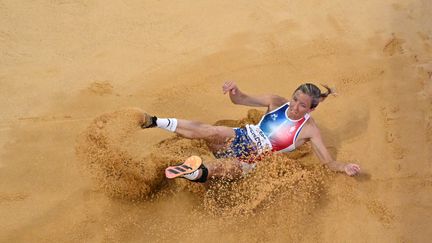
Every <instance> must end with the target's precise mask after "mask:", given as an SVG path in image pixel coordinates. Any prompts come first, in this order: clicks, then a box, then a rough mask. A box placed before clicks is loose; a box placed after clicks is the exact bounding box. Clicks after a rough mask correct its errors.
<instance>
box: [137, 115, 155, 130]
mask: <svg viewBox="0 0 432 243" xmlns="http://www.w3.org/2000/svg"><path fill="white" fill-rule="evenodd" d="M156 120H157V117H156V116H150V115H149V114H147V113H144V119H143V123H142V124H141V128H142V129H145V128H151V127H155V126H157V124H156Z"/></svg>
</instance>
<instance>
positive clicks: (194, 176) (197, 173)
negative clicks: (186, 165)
mask: <svg viewBox="0 0 432 243" xmlns="http://www.w3.org/2000/svg"><path fill="white" fill-rule="evenodd" d="M199 176H200V170H199V169H198V170H196V171H194V172H192V173H189V174H185V175H183V177H184V178H186V179H188V180H191V181H193V180H196V179H198V177H199Z"/></svg>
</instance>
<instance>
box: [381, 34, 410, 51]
mask: <svg viewBox="0 0 432 243" xmlns="http://www.w3.org/2000/svg"><path fill="white" fill-rule="evenodd" d="M404 43H405V40H403V39H400V38H397V37H396V36H395V35H393V37H392V38H391V39H390V40H389V41H387V43H386V44H385V46H384V49H383V52H384V54H385V55H387V56H393V55H395V54H404V52H405V49H404V48H403V44H404Z"/></svg>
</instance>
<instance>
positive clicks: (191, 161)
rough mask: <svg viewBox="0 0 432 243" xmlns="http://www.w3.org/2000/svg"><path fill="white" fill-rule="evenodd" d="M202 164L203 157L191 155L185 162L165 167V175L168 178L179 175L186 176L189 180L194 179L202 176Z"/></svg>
mask: <svg viewBox="0 0 432 243" xmlns="http://www.w3.org/2000/svg"><path fill="white" fill-rule="evenodd" d="M201 165H202V159H201V158H200V157H198V156H191V157H189V158H187V159H186V161H185V162H184V163H183V164H179V165H174V166H170V167H168V168H166V169H165V176H166V177H167V178H168V179H173V178H177V177H184V178H186V179H189V180H193V179H196V178H199V177H200V173H201V171H200V170H199V169H200V166H201Z"/></svg>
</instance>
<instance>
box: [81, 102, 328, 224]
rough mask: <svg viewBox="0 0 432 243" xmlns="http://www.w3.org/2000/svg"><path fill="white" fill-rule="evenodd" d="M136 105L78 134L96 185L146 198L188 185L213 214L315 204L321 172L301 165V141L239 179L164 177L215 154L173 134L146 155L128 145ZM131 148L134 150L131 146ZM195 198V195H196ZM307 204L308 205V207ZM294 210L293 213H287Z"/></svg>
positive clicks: (254, 118) (305, 149)
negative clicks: (171, 168) (172, 167)
mask: <svg viewBox="0 0 432 243" xmlns="http://www.w3.org/2000/svg"><path fill="white" fill-rule="evenodd" d="M142 112H143V111H141V110H139V109H125V110H120V111H116V112H113V113H109V114H103V115H101V116H99V117H97V118H96V119H94V120H93V121H92V122H91V124H90V125H89V126H88V127H87V128H86V129H85V130H84V131H83V132H82V133H81V134H80V136H79V137H78V139H77V145H76V153H77V155H78V158H79V160H80V161H81V164H82V167H83V168H84V169H85V171H87V172H89V173H90V174H91V175H92V177H93V178H94V179H95V181H96V183H97V185H98V186H99V187H100V188H101V189H103V190H104V191H105V192H106V193H107V194H108V195H110V196H112V197H119V198H123V199H128V200H136V199H149V198H150V196H151V198H153V197H154V196H155V195H156V196H158V195H161V194H163V195H167V192H170V193H172V192H175V191H178V190H188V191H190V192H193V193H197V194H198V195H200V197H198V198H200V199H201V200H202V202H201V203H200V205H202V208H201V209H200V211H201V210H203V211H206V212H207V213H209V214H212V215H219V216H220V215H223V216H227V217H230V216H236V215H252V214H255V213H257V212H263V211H266V209H269V208H274V207H278V206H277V205H279V206H282V208H285V209H286V208H287V207H286V206H283V205H285V204H286V203H288V204H289V205H290V212H294V211H299V210H300V211H301V210H303V209H305V208H308V209H311V208H313V205H314V202H315V201H316V200H317V199H319V197H320V194H321V191H322V189H323V181H324V178H325V175H324V174H325V173H324V171H323V170H322V168H321V167H319V166H304V165H302V164H301V163H299V160H301V159H302V158H304V156H306V155H308V154H309V153H310V147H309V146H307V145H306V146H302V147H301V148H299V149H298V150H297V151H296V152H294V153H290V154H288V155H273V156H270V157H267V158H264V159H263V160H262V161H260V162H259V163H258V164H257V167H256V168H255V169H254V170H253V171H252V172H251V173H249V174H247V175H244V176H243V177H241V178H240V179H236V180H230V179H227V178H221V179H215V180H211V181H210V182H209V183H208V184H207V185H202V184H198V183H191V182H189V181H186V180H181V179H177V180H170V181H168V180H166V179H164V173H163V171H164V168H165V167H166V166H167V165H169V164H172V163H175V162H181V161H183V160H184V159H185V158H187V157H189V156H190V155H193V154H195V155H200V156H201V157H203V160H204V161H205V163H206V162H210V161H214V160H215V158H214V156H213V155H212V153H211V152H210V151H209V150H208V147H207V145H206V143H205V142H204V141H202V140H189V139H185V138H182V137H179V136H175V137H172V138H169V139H166V140H164V141H161V142H160V143H159V144H157V145H156V146H155V147H154V148H152V151H151V153H150V155H147V156H144V155H143V154H144V153H143V151H139V149H136V146H132V144H133V143H134V141H133V139H132V138H131V137H133V136H132V135H133V134H136V133H138V132H140V133H143V136H145V135H144V134H145V130H144V131H143V130H142V129H141V128H140V127H139V125H140V124H141V122H142ZM262 114H263V113H262V112H260V111H257V110H250V111H249V112H248V116H247V117H246V118H244V119H241V120H238V121H234V120H224V121H218V122H217V123H216V124H218V125H227V126H242V125H244V124H247V123H257V122H258V121H259V118H260V117H261V116H262ZM132 148H133V149H132ZM200 199H198V200H200ZM305 205H308V206H307V207H306V206H305ZM291 214H292V213H291Z"/></svg>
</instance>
